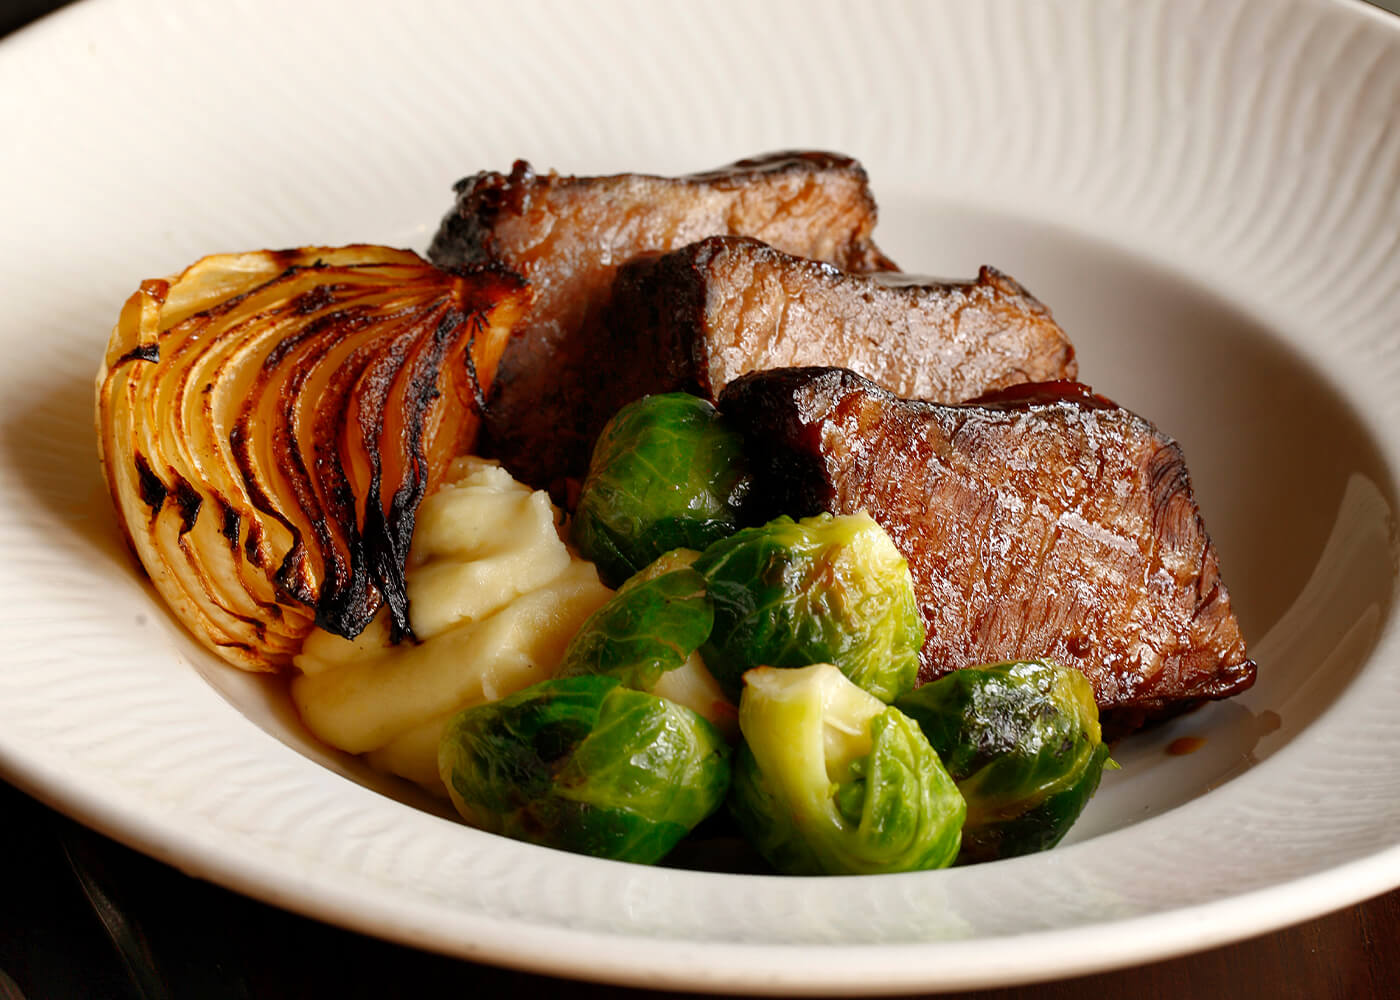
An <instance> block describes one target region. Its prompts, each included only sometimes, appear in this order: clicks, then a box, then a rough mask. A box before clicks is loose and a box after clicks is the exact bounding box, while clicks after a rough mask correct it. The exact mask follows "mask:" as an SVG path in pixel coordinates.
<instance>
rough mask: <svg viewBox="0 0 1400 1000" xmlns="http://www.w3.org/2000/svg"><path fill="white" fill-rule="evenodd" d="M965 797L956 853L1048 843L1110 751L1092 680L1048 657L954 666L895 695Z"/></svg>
mask: <svg viewBox="0 0 1400 1000" xmlns="http://www.w3.org/2000/svg"><path fill="white" fill-rule="evenodd" d="M895 706H896V707H897V708H899V709H900V711H902V712H904V713H905V714H906V715H908V716H909V717H910V718H912V719H913V720H915V721H916V722H917V723H918V724H919V727H920V728H921V729H922V730H923V731H924V735H926V736H927V737H928V740H929V743H931V744H932V745H933V747H934V749H935V750H937V751H938V753H939V755H940V756H941V757H942V759H943V763H944V765H945V766H946V767H947V768H948V772H949V773H950V774H952V776H953V778H954V779H955V780H956V781H957V783H958V788H959V789H960V790H961V791H962V793H963V797H964V798H965V799H966V800H967V824H966V826H965V827H964V828H963V851H962V856H961V857H960V858H959V863H967V862H974V861H990V860H993V859H995V858H1007V857H1014V856H1015V855H1018V854H1030V853H1033V852H1035V851H1043V850H1045V849H1047V848H1050V847H1054V846H1055V845H1056V844H1058V843H1059V842H1060V840H1061V839H1062V838H1063V837H1064V835H1065V834H1066V833H1068V832H1069V828H1070V827H1071V826H1072V825H1073V824H1074V821H1075V820H1076V819H1078V818H1079V814H1080V812H1081V811H1083V809H1084V806H1085V804H1086V803H1087V802H1088V801H1089V798H1090V796H1092V795H1093V794H1094V791H1095V789H1097V788H1098V785H1099V778H1100V776H1101V775H1102V774H1103V769H1104V766H1105V764H1107V765H1108V766H1116V765H1114V764H1112V762H1111V761H1109V758H1108V747H1107V746H1106V745H1105V744H1104V743H1103V739H1102V733H1101V731H1100V729H1099V713H1098V707H1097V706H1096V705H1095V704H1094V689H1093V687H1092V686H1091V685H1090V684H1089V681H1088V680H1087V679H1086V678H1085V677H1084V676H1083V675H1082V674H1080V673H1079V672H1078V671H1076V670H1073V669H1071V668H1069V667H1064V666H1060V665H1059V664H1056V663H1052V662H1050V661H1048V660H1025V661H1017V662H1010V663H994V664H989V665H987V666H982V667H969V668H966V669H963V670H957V671H954V672H953V673H951V674H948V675H947V676H945V677H942V678H940V679H938V680H936V681H933V682H931V683H929V684H925V685H924V686H923V687H921V688H919V689H918V690H916V691H911V692H909V693H908V694H906V695H903V696H901V697H900V698H898V699H896V700H895Z"/></svg>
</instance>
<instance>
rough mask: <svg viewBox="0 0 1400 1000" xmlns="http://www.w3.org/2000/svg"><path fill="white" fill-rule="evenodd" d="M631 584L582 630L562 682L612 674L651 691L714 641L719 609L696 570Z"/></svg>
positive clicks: (572, 646)
mask: <svg viewBox="0 0 1400 1000" xmlns="http://www.w3.org/2000/svg"><path fill="white" fill-rule="evenodd" d="M633 580H636V578H635V577H634V578H633ZM628 584H629V585H628V586H624V587H623V589H622V590H620V591H618V593H616V594H614V595H613V597H612V598H611V599H610V600H609V601H608V602H607V603H606V604H604V605H603V606H602V607H601V608H599V609H598V610H597V611H595V612H593V614H592V615H590V616H589V618H588V620H587V621H585V622H584V623H583V625H582V626H581V627H580V628H579V630H578V633H577V634H576V635H575V636H574V638H573V640H572V641H571V642H570V643H569V647H568V649H566V650H565V652H564V660H563V663H562V664H561V665H560V667H559V670H558V672H557V676H559V677H574V676H578V675H581V674H609V675H611V676H614V677H617V678H619V679H620V680H621V681H622V683H623V684H624V685H625V686H627V687H630V688H636V689H637V690H639V691H650V690H651V689H652V688H654V687H655V686H656V682H657V681H658V680H660V678H661V675H662V674H664V673H666V672H667V671H670V670H675V669H676V668H677V667H679V666H681V665H682V664H684V663H685V661H686V659H687V658H688V657H689V656H690V654H691V653H693V652H695V650H696V649H698V648H699V646H700V644H701V643H702V642H704V641H705V639H706V638H707V637H708V636H709V634H710V629H711V628H712V627H713V625H714V607H713V605H712V604H711V602H710V598H709V595H708V594H707V593H706V591H705V578H704V577H702V576H701V575H700V574H699V573H697V572H695V570H693V569H690V568H689V567H682V568H680V569H674V570H671V571H670V572H665V573H662V574H661V575H659V576H654V577H651V578H650V579H645V580H640V581H637V582H635V583H634V582H633V581H628Z"/></svg>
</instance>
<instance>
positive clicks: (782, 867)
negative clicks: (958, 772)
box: [729, 663, 966, 875]
mask: <svg viewBox="0 0 1400 1000" xmlns="http://www.w3.org/2000/svg"><path fill="white" fill-rule="evenodd" d="M744 680H745V686H744V694H743V697H742V698H741V699H740V702H739V728H740V729H741V730H742V732H743V734H744V745H743V746H742V747H741V748H740V750H739V754H738V757H737V758H736V760H735V765H734V783H733V787H732V788H731V791H730V796H729V810H730V813H731V814H732V815H733V817H734V820H735V821H736V822H737V823H738V825H739V826H740V828H741V829H742V830H743V831H744V833H745V836H746V837H747V838H748V840H749V842H750V844H752V845H753V847H754V849H755V850H757V851H758V852H759V853H760V854H762V855H763V856H764V858H765V859H767V861H768V862H769V863H770V864H771V865H773V867H774V868H776V869H778V870H779V871H781V872H784V873H786V874H791V875H807V874H828V875H840V874H850V875H864V874H873V873H877V872H899V871H918V870H922V869H926V868H942V867H944V866H945V865H948V864H950V863H951V862H952V861H953V859H954V858H955V857H956V856H957V854H958V843H959V833H960V831H961V829H962V822H963V814H964V812H965V811H966V806H965V804H964V803H963V799H962V796H961V795H960V794H958V789H957V786H956V785H955V784H954V783H953V779H952V778H950V777H949V776H948V772H947V771H946V770H944V768H943V765H942V764H941V763H940V762H939V760H938V755H937V754H936V753H934V751H933V749H932V748H931V747H930V746H929V743H928V740H927V739H925V738H924V735H923V733H921V732H920V731H919V727H918V726H917V725H915V724H914V722H913V721H911V720H910V719H908V718H906V717H905V716H904V715H902V714H901V713H900V712H899V711H897V710H896V709H894V708H891V707H890V706H888V705H886V704H885V703H884V702H882V701H880V700H879V699H878V698H876V697H874V696H873V695H870V694H868V693H866V692H865V691H862V690H861V689H860V688H858V687H856V686H855V685H854V684H852V683H851V682H850V681H849V680H847V679H846V678H845V677H844V676H843V675H842V674H841V672H840V671H839V670H838V669H837V668H836V667H834V666H832V665H831V664H826V663H823V664H817V665H814V666H810V667H805V668H797V669H776V668H771V667H762V668H759V669H756V670H751V671H749V672H748V673H747V674H746V675H745V678H744Z"/></svg>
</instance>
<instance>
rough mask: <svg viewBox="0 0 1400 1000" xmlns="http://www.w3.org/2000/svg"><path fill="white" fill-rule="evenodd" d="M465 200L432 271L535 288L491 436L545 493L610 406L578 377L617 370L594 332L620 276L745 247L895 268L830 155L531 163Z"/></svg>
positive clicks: (448, 224) (845, 265)
mask: <svg viewBox="0 0 1400 1000" xmlns="http://www.w3.org/2000/svg"><path fill="white" fill-rule="evenodd" d="M456 191H457V200H456V205H455V207H454V208H453V210H452V211H451V212H450V213H449V214H448V215H447V217H446V218H445V219H444V220H443V222H442V226H441V228H440V229H439V231H438V233H437V236H436V237H435V238H434V240H433V244H432V247H431V249H430V250H429V257H430V258H431V259H432V260H433V262H434V263H436V264H437V265H439V266H440V267H446V268H454V267H460V266H462V265H465V264H470V263H477V262H496V263H499V264H504V265H505V266H506V267H508V268H510V269H512V270H514V271H518V272H519V273H520V274H522V275H523V276H524V277H525V278H526V280H528V281H529V283H530V284H531V286H532V287H533V288H534V293H535V300H534V304H533V306H532V307H531V311H530V313H529V315H528V316H527V317H526V318H525V320H524V321H523V322H522V323H521V324H520V325H519V326H518V327H517V332H516V334H515V335H514V337H513V338H512V340H511V342H510V344H509V345H508V346H507V348H506V353H505V355H504V357H503V358H502V359H501V365H500V368H499V370H498V371H497V373H496V382H495V387H494V390H493V394H492V397H491V399H490V401H489V408H488V411H487V416H486V433H487V438H488V445H489V447H490V448H491V449H492V450H493V451H494V452H495V454H496V455H497V457H499V458H501V459H502V460H503V461H504V462H505V464H506V466H507V467H508V468H510V469H511V471H512V472H514V473H515V474H516V475H517V476H518V477H520V478H522V479H525V480H526V481H528V482H530V483H531V484H533V485H536V486H543V485H549V484H550V483H551V482H554V481H556V480H558V479H559V478H560V477H563V476H571V475H579V474H581V473H582V471H583V469H584V468H585V467H586V466H587V462H588V450H589V447H590V446H591V444H592V433H593V431H594V430H596V427H595V425H598V426H601V420H600V419H599V416H598V414H597V413H596V412H595V411H597V410H598V408H599V405H600V404H599V401H597V400H594V399H592V398H590V396H589V395H588V393H587V391H586V390H585V389H584V388H582V387H581V386H580V384H579V380H578V378H577V376H578V374H579V373H580V372H584V371H587V370H590V369H595V368H602V369H604V370H614V369H615V366H614V363H613V359H612V358H610V357H608V356H606V355H605V354H600V346H599V344H598V337H597V332H598V314H599V311H600V309H601V308H602V307H603V305H605V304H606V302H607V301H608V298H609V297H610V295H611V291H612V285H613V277H614V274H615V273H616V271H617V268H618V266H619V265H620V264H623V263H624V262H626V261H628V260H631V259H633V258H635V257H637V256H639V255H641V254H654V253H664V252H667V251H670V250H674V249H676V248H678V247H682V246H685V245H686V244H688V243H693V242H695V241H696V240H700V239H703V238H704V237H706V236H714V235H721V234H736V235H743V236H753V237H757V238H758V239H761V240H763V241H764V242H767V243H771V244H773V245H774V246H776V247H779V248H780V249H782V250H785V251H787V252H789V253H793V254H797V255H799V256H802V257H811V258H813V259H816V260H821V261H826V262H827V263H830V264H833V265H835V266H836V267H839V268H841V269H843V270H847V271H878V270H890V269H893V267H894V265H893V264H892V263H891V262H890V261H889V260H888V259H887V258H886V257H885V256H884V255H883V254H882V253H880V251H879V250H878V249H877V248H876V246H875V244H874V242H873V241H872V239H871V232H872V231H873V230H874V228H875V200H874V198H873V197H872V196H871V194H870V188H869V185H868V183H867V179H866V175H865V171H864V170H863V169H862V168H861V166H860V164H859V163H857V162H856V161H855V160H852V159H850V158H849V157H844V156H837V155H834V154H829V153H817V152H804V153H776V154H772V155H770V156H765V157H761V158H757V159H751V160H742V161H740V162H738V163H735V164H733V165H732V166H729V167H723V168H721V169H718V170H713V171H708V172H706V173H699V174H691V175H689V176H685V177H675V178H667V177H652V176H647V175H642V174H621V175H617V176H612V177H567V176H560V175H557V174H554V173H548V174H536V173H535V172H534V171H533V170H531V168H530V166H529V165H528V164H527V163H525V162H523V161H521V162H517V163H516V164H515V167H514V169H513V170H512V171H511V173H510V174H509V175H504V174H499V173H494V172H486V173H480V174H476V175H475V176H473V177H468V178H466V179H465V180H462V181H460V182H459V183H458V184H457V187H456ZM609 415H610V413H603V414H602V416H601V419H606V417H607V416H609Z"/></svg>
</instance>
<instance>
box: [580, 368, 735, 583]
mask: <svg viewBox="0 0 1400 1000" xmlns="http://www.w3.org/2000/svg"><path fill="white" fill-rule="evenodd" d="M750 485H751V477H750V476H749V474H748V471H747V466H746V464H745V461H744V451H743V440H742V438H741V437H740V436H739V435H738V434H737V433H736V432H734V431H732V430H730V429H729V428H728V427H727V426H725V424H724V421H723V419H722V418H721V417H720V415H719V412H718V411H717V410H716V409H715V408H714V406H712V405H711V404H710V403H709V402H707V401H705V400H703V399H700V398H699V397H697V396H690V395H687V394H685V393H668V394H665V395H658V396H646V397H644V398H642V399H639V400H637V401H636V402H633V403H629V404H628V405H626V406H624V407H623V408H622V409H621V410H619V411H618V412H617V413H616V414H615V415H614V416H613V418H612V419H611V420H610V421H609V422H608V424H607V426H606V427H605V428H604V429H603V432H602V434H601V435H600V436H599V438H598V441H597V443H596V444H595V445H594V446H593V455H592V458H591V460H590V462H589V465H588V473H587V475H586V476H585V477H584V480H583V485H582V486H581V487H580V491H579V502H578V506H577V508H576V510H575V512H574V519H573V526H572V532H573V539H574V543H575V544H576V545H577V546H578V548H579V551H580V552H581V553H582V554H583V556H584V557H585V558H587V559H590V560H592V561H593V562H594V563H596V564H597V566H598V572H599V574H600V575H601V576H602V578H603V581H604V582H605V583H607V584H608V585H609V586H611V587H616V586H617V585H618V584H620V583H621V582H622V581H623V580H625V579H627V578H628V577H629V576H631V575H632V574H634V573H636V572H637V571H639V570H640V569H642V568H643V567H644V566H646V565H647V564H648V563H650V562H651V561H652V560H654V559H656V558H657V557H658V556H660V555H661V554H662V553H664V552H667V551H669V550H671V549H676V548H693V549H703V548H704V547H705V546H707V545H709V544H710V543H711V542H713V541H715V540H716V539H719V538H723V537H724V536H725V535H728V534H730V533H731V532H733V531H734V530H736V529H737V528H738V527H739V523H740V522H739V516H740V507H741V506H742V504H743V501H744V498H745V497H746V496H747V494H748V492H749V488H750Z"/></svg>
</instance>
